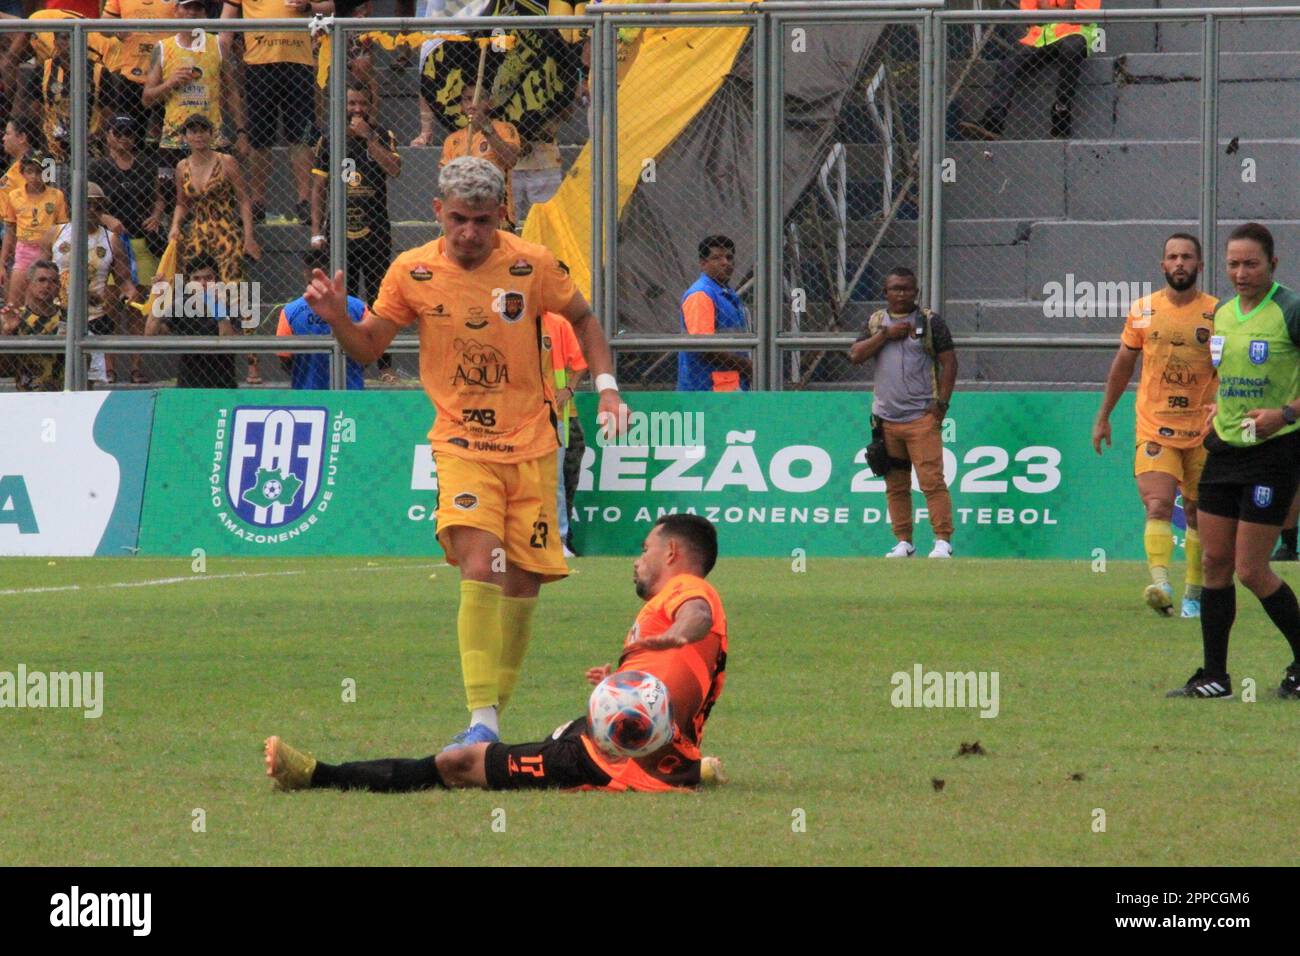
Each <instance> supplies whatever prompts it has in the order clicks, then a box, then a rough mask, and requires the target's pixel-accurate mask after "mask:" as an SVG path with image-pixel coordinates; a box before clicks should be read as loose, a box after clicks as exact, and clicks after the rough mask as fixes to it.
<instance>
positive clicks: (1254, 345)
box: [1246, 339, 1268, 507]
mask: <svg viewBox="0 0 1300 956" xmlns="http://www.w3.org/2000/svg"><path fill="white" fill-rule="evenodd" d="M1246 354H1247V355H1249V356H1250V361H1251V364H1252V365H1263V364H1264V363H1265V362H1267V361H1268V342H1266V341H1265V340H1264V339H1251V340H1250V351H1249V352H1247V353H1246ZM1261 507H1262V506H1261Z"/></svg>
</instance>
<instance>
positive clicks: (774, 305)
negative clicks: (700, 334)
mask: <svg viewBox="0 0 1300 956" xmlns="http://www.w3.org/2000/svg"><path fill="white" fill-rule="evenodd" d="M763 19H766V20H767V21H768V38H769V42H768V44H767V62H766V63H765V64H763V65H764V66H765V68H766V70H767V75H766V78H765V82H766V83H767V84H768V91H767V182H766V183H764V182H763V181H762V180H761V179H760V180H759V191H760V193H763V192H766V193H767V195H768V200H767V202H768V220H769V226H768V237H767V238H768V243H769V244H770V246H771V249H770V250H769V254H770V256H771V259H770V262H769V265H770V269H769V276H768V281H769V283H770V285H769V298H770V301H771V320H770V323H769V325H768V335H769V336H770V337H771V365H770V369H769V377H768V380H767V382H766V383H765V385H764V387H766V388H771V389H781V387H782V385H783V383H784V382H785V372H784V371H783V369H782V360H783V359H784V356H785V353H784V351H783V350H782V348H781V341H780V336H781V331H782V330H781V317H782V316H783V315H785V296H784V294H783V291H782V287H783V273H784V269H783V266H784V260H785V151H784V150H783V149H782V135H781V134H782V132H783V129H784V126H785V44H786V39H785V37H786V34H785V21H784V19H782V18H780V17H774V16H772V15H771V14H764V17H763ZM761 23H762V20H760V28H761ZM764 187H766V188H764ZM754 387H755V388H759V387H760V386H758V385H757V384H755V385H754Z"/></svg>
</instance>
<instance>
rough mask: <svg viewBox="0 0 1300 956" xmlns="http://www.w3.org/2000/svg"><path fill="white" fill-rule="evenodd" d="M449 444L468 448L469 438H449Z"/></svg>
mask: <svg viewBox="0 0 1300 956" xmlns="http://www.w3.org/2000/svg"><path fill="white" fill-rule="evenodd" d="M447 444H448V445H455V446H456V447H457V448H468V447H469V440H468V439H466V438H448V439H447Z"/></svg>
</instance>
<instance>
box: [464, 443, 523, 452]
mask: <svg viewBox="0 0 1300 956" xmlns="http://www.w3.org/2000/svg"><path fill="white" fill-rule="evenodd" d="M474 450H475V451H499V452H502V453H503V454H506V455H509V454H512V453H513V452H514V450H515V446H514V445H506V444H502V443H501V442H495V441H476V442H474Z"/></svg>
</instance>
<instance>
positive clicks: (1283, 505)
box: [1168, 222, 1300, 699]
mask: <svg viewBox="0 0 1300 956" xmlns="http://www.w3.org/2000/svg"><path fill="white" fill-rule="evenodd" d="M1226 258H1227V264H1228V278H1229V279H1230V280H1231V281H1232V285H1233V287H1234V288H1235V289H1236V290H1237V295H1236V296H1235V297H1234V298H1232V299H1231V300H1229V301H1228V302H1226V303H1224V304H1223V305H1221V306H1219V309H1218V311H1217V312H1216V313H1215V315H1214V335H1213V336H1212V337H1211V339H1210V357H1211V360H1212V361H1213V362H1214V365H1215V367H1216V368H1217V369H1218V371H1219V394H1218V399H1217V404H1216V405H1214V406H1211V408H1210V412H1211V418H1210V420H1209V421H1207V422H1206V428H1207V432H1206V437H1205V448H1206V451H1207V455H1206V459H1205V470H1204V471H1203V472H1202V474H1201V485H1200V501H1199V502H1198V504H1197V508H1198V511H1199V512H1200V526H1201V545H1202V548H1203V549H1204V550H1203V566H1204V569H1205V587H1204V590H1203V591H1202V592H1201V641H1202V643H1203V644H1204V649H1205V666H1203V667H1201V668H1199V669H1198V670H1197V671H1196V673H1195V674H1193V675H1192V677H1191V679H1190V680H1189V681H1188V682H1187V683H1186V684H1185V685H1184V686H1183V687H1180V688H1178V689H1177V690H1173V691H1170V692H1169V694H1168V696H1170V697H1198V698H1206V699H1213V698H1227V697H1231V696H1232V682H1231V680H1230V678H1229V677H1228V636H1229V634H1230V633H1231V631H1232V622H1233V619H1234V618H1235V617H1236V615H1237V589H1236V587H1235V585H1234V584H1233V580H1232V575H1233V571H1234V570H1235V571H1236V574H1237V577H1239V578H1240V579H1241V583H1242V584H1244V585H1245V586H1246V587H1248V588H1249V589H1250V590H1251V591H1252V592H1253V593H1254V595H1255V596H1256V597H1257V598H1259V602H1260V604H1262V605H1263V606H1264V610H1265V611H1267V612H1268V616H1269V618H1270V619H1271V620H1272V621H1273V623H1274V624H1275V625H1277V629H1278V630H1279V631H1281V632H1282V636H1283V637H1285V638H1286V640H1287V643H1289V644H1290V645H1291V653H1292V656H1293V660H1292V662H1291V664H1290V665H1289V666H1288V667H1287V669H1286V676H1285V677H1284V678H1283V680H1282V686H1281V687H1280V688H1278V696H1280V697H1283V698H1296V697H1300V605H1297V603H1296V596H1295V592H1293V591H1292V590H1291V588H1290V586H1288V585H1287V584H1286V582H1285V581H1283V580H1282V579H1281V578H1279V577H1278V576H1277V575H1276V574H1274V573H1273V571H1272V570H1271V569H1270V568H1269V565H1268V559H1269V551H1270V550H1271V549H1272V546H1273V542H1274V541H1275V540H1276V539H1277V533H1278V528H1279V527H1281V525H1282V522H1283V521H1284V519H1285V518H1286V513H1287V509H1288V508H1289V507H1290V505H1291V499H1292V498H1293V497H1294V496H1295V493H1296V486H1297V484H1298V483H1300V421H1298V420H1297V419H1298V418H1300V294H1297V293H1295V292H1293V291H1292V290H1290V289H1288V288H1286V287H1285V286H1283V285H1279V284H1278V283H1277V282H1274V281H1273V271H1274V269H1276V268H1277V259H1276V258H1275V257H1274V255H1273V236H1272V234H1271V233H1270V232H1269V231H1268V230H1267V229H1266V228H1264V227H1263V226H1261V225H1259V224H1258V223H1253V222H1252V223H1246V224H1245V225H1243V226H1238V227H1237V228H1236V229H1234V230H1233V231H1232V234H1231V235H1230V236H1229V237H1228V246H1227V254H1226Z"/></svg>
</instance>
